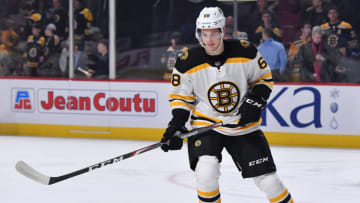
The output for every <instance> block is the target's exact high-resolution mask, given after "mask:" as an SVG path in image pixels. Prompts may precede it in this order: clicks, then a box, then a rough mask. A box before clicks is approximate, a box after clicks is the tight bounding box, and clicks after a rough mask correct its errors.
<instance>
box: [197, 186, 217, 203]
mask: <svg viewBox="0 0 360 203" xmlns="http://www.w3.org/2000/svg"><path fill="white" fill-rule="evenodd" d="M197 193H198V197H199V203H208V202H214V203H221V199H220V191H219V189H216V190H214V191H212V192H203V191H200V190H199V189H198V190H197Z"/></svg>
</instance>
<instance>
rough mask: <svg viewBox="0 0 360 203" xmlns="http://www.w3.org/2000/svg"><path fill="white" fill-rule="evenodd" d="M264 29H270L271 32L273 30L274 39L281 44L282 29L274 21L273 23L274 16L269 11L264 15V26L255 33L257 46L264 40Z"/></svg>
mask: <svg viewBox="0 0 360 203" xmlns="http://www.w3.org/2000/svg"><path fill="white" fill-rule="evenodd" d="M264 28H269V29H270V30H272V32H273V34H272V36H273V39H274V40H276V41H279V42H281V41H282V40H281V29H280V25H278V24H276V23H275V22H274V21H272V16H271V13H270V12H268V11H265V12H264V13H263V14H262V24H261V25H260V26H259V27H257V28H256V31H255V40H254V43H255V44H257V45H258V44H260V43H261V41H262V40H263V39H262V32H263V30H264Z"/></svg>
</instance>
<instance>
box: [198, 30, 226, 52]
mask: <svg viewBox="0 0 360 203" xmlns="http://www.w3.org/2000/svg"><path fill="white" fill-rule="evenodd" d="M201 40H202V42H203V43H204V46H205V48H206V49H207V50H208V51H216V50H217V49H218V48H219V46H220V44H221V32H220V30H219V29H202V30H201Z"/></svg>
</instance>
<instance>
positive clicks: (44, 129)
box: [0, 78, 360, 148]
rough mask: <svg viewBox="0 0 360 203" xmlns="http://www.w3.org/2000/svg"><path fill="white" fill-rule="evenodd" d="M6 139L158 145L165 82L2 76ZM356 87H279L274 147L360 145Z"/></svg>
mask: <svg viewBox="0 0 360 203" xmlns="http://www.w3.org/2000/svg"><path fill="white" fill-rule="evenodd" d="M0 83H1V84H0V92H1V95H2V96H1V98H0V101H1V104H2V105H1V106H0V134H8V135H29V136H56V137H84V138H110V139H141V140H159V139H160V136H161V134H162V133H163V132H164V127H165V126H166V125H167V122H168V121H169V119H170V110H169V105H168V101H167V100H168V95H167V93H168V90H169V86H170V84H169V83H167V82H149V81H110V82H109V81H90V80H86V81H83V80H81V81H80V80H50V79H42V80H34V79H20V78H11V79H6V78H1V79H0ZM359 90H360V86H358V85H333V84H322V85H316V84H290V83H280V84H276V85H275V86H274V90H273V93H272V95H271V97H270V99H269V101H268V105H267V108H266V109H265V110H264V111H263V114H262V118H263V122H262V129H263V130H264V131H265V134H266V136H267V138H268V140H269V142H270V143H271V144H276V145H295V146H324V147H351V148H360V125H359V124H358V122H357V115H359V114H360V108H359V107H358V104H359V102H360V96H358V95H357V94H355V93H356V92H359Z"/></svg>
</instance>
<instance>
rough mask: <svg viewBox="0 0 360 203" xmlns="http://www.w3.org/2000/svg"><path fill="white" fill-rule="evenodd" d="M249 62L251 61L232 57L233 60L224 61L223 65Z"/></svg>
mask: <svg viewBox="0 0 360 203" xmlns="http://www.w3.org/2000/svg"><path fill="white" fill-rule="evenodd" d="M249 61H251V59H249V58H244V57H234V58H228V59H226V61H225V63H247V62H249Z"/></svg>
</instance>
